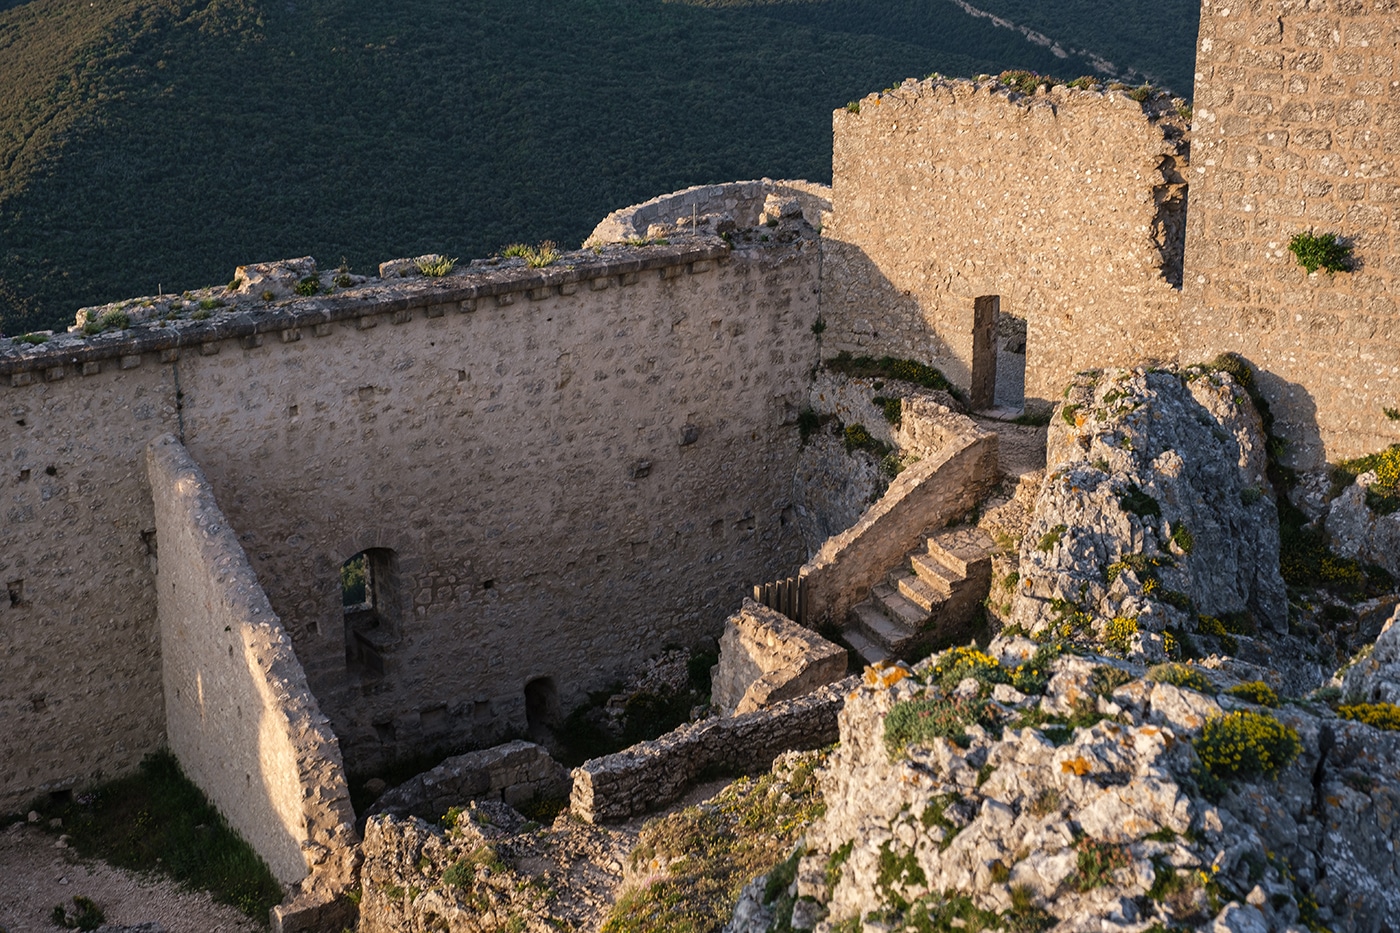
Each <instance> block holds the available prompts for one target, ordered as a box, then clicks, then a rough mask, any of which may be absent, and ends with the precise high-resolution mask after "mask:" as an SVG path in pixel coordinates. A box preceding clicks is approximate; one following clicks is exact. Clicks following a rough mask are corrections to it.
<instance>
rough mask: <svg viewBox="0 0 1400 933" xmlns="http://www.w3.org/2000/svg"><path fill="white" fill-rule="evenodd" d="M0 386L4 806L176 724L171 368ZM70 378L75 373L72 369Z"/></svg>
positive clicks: (121, 766) (135, 752)
mask: <svg viewBox="0 0 1400 933" xmlns="http://www.w3.org/2000/svg"><path fill="white" fill-rule="evenodd" d="M53 368H54V367H52V366H49V367H45V368H44V369H41V370H40V372H39V378H38V380H37V381H36V382H35V383H33V384H31V385H27V386H26V387H24V388H23V389H12V388H10V387H9V386H10V378H12V377H6V378H5V379H4V381H3V382H0V413H3V416H4V417H3V418H0V457H3V472H0V489H2V490H3V501H4V504H3V506H0V812H5V813H8V812H12V811H14V810H17V809H19V808H21V807H23V806H25V805H27V804H28V803H29V801H30V799H31V798H32V797H34V796H35V795H37V794H42V793H47V792H51V791H56V790H65V789H71V788H74V787H76V786H78V785H81V784H84V783H89V782H93V781H98V780H101V779H104V778H110V777H113V776H115V775H117V774H121V773H124V772H127V771H130V770H131V769H133V768H134V767H135V765H136V763H137V762H139V761H140V760H141V757H142V756H143V755H145V754H146V753H147V752H149V751H151V750H153V749H154V748H155V747H157V746H158V745H159V744H160V742H161V740H162V737H163V736H164V734H165V715H164V709H163V707H162V703H161V673H160V634H159V631H158V629H157V626H156V591H155V583H154V580H155V578H154V567H153V563H154V561H155V555H156V540H155V517H154V514H153V512H152V508H151V493H150V484H149V482H148V480H147V478H146V468H145V462H144V458H143V455H142V454H143V451H144V449H145V446H146V442H147V441H149V440H150V439H151V438H152V437H155V436H157V435H159V434H162V433H164V432H166V431H170V430H174V428H175V424H176V392H177V389H176V386H175V383H174V381H173V374H172V372H171V371H170V369H169V368H167V367H157V366H153V365H148V366H144V367H140V368H131V369H121V368H120V366H119V364H118V361H117V360H115V359H114V360H113V361H112V363H111V364H110V365H109V366H108V367H106V368H105V369H103V370H101V371H100V372H99V373H96V374H93V375H91V376H88V377H87V378H83V379H77V378H68V379H56V380H53V381H49V380H45V379H44V378H43V373H44V372H46V371H48V370H51V369H53ZM68 372H69V373H70V374H71V372H72V370H71V368H69V369H68Z"/></svg>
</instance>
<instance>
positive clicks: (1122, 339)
mask: <svg viewBox="0 0 1400 933" xmlns="http://www.w3.org/2000/svg"><path fill="white" fill-rule="evenodd" d="M833 132H834V135H835V141H834V147H835V151H834V157H833V163H832V177H833V182H832V215H831V218H830V221H829V223H828V224H827V225H826V227H825V228H824V229H823V231H822V233H823V237H822V242H823V252H824V258H823V270H822V315H823V317H824V319H825V320H826V322H827V326H828V328H829V330H828V337H827V340H828V342H829V343H830V344H831V345H832V346H833V347H834V348H835V349H845V350H850V351H852V352H855V353H869V354H871V355H874V356H880V355H884V354H890V355H893V356H897V357H907V358H913V359H919V360H923V361H926V362H930V363H932V364H933V365H935V366H938V367H939V368H940V369H942V370H943V372H944V373H945V374H946V375H947V376H948V378H949V379H950V380H951V381H952V382H953V383H955V384H956V385H958V386H959V387H960V388H962V389H964V390H965V391H969V392H970V394H971V395H972V396H973V401H974V404H976V405H977V407H990V401H991V399H990V395H988V396H986V397H985V398H980V399H979V398H978V397H977V396H978V395H979V393H978V392H977V391H975V390H974V386H973V383H974V381H975V380H974V372H973V371H974V369H979V370H980V371H981V372H980V373H979V376H980V377H982V378H983V381H984V387H989V384H988V383H987V382H986V380H987V379H988V378H989V377H990V375H991V373H990V372H988V369H987V368H988V366H990V367H991V369H992V370H993V371H994V369H995V360H994V357H989V356H987V355H985V354H986V353H987V351H988V349H989V347H990V343H989V342H987V341H985V340H983V341H982V344H983V345H982V347H981V348H980V349H976V350H975V348H974V341H975V340H977V339H978V336H981V337H985V331H986V330H987V328H989V327H991V326H993V322H994V316H995V305H994V304H992V303H990V302H987V301H984V302H982V303H981V304H980V305H979V304H978V299H979V298H984V299H985V298H990V297H991V296H998V297H999V299H1000V301H999V304H1000V309H999V311H1000V314H1001V315H1004V316H1010V317H1014V318H1019V319H1021V320H1022V321H1024V322H1025V325H1026V334H1027V336H1026V357H1025V366H1026V374H1025V394H1026V396H1027V397H1028V398H1030V399H1033V400H1039V401H1040V403H1041V404H1042V405H1044V404H1047V403H1048V402H1049V401H1050V400H1053V398H1054V397H1055V396H1056V394H1057V393H1058V392H1059V391H1060V389H1062V388H1063V387H1064V386H1065V384H1066V383H1067V382H1068V381H1069V378H1070V376H1071V375H1072V374H1073V373H1074V372H1075V371H1076V370H1078V369H1082V368H1085V367H1088V366H1102V365H1112V364H1118V363H1129V362H1138V361H1140V360H1142V359H1144V358H1148V359H1150V358H1158V359H1174V358H1175V357H1176V353H1177V313H1178V311H1177V309H1178V298H1179V292H1178V291H1177V289H1176V286H1177V285H1179V283H1180V275H1181V243H1182V238H1183V236H1184V226H1183V223H1184V216H1183V210H1184V200H1185V188H1184V182H1185V178H1184V172H1185V163H1186V156H1187V147H1186V144H1185V138H1184V136H1185V122H1184V121H1183V119H1182V118H1181V116H1180V115H1179V114H1178V113H1177V106H1176V104H1175V103H1173V102H1172V101H1171V100H1169V99H1167V98H1166V97H1165V96H1159V97H1155V98H1149V99H1148V100H1146V101H1144V102H1139V101H1137V100H1135V99H1133V98H1130V97H1129V96H1128V95H1127V94H1126V93H1125V92H1123V91H1118V90H1109V91H1101V90H1073V89H1070V88H1067V87H1064V86H1059V87H1055V88H1053V89H1051V90H1049V91H1048V92H1046V91H1045V90H1044V89H1042V90H1041V91H1039V92H1038V93H1035V94H1032V95H1023V94H1020V93H1019V92H1016V91H1014V90H1011V89H1009V88H1007V87H1005V86H1003V85H1001V84H999V83H998V82H996V81H982V82H980V83H974V82H969V81H951V80H945V79H941V78H932V79H929V80H927V81H921V82H920V81H912V80H910V81H906V82H904V84H902V85H900V86H899V87H896V88H893V89H890V90H887V91H885V92H883V93H880V94H871V95H869V96H867V97H866V98H864V99H863V100H861V101H860V102H859V104H858V107H852V108H849V109H845V110H838V111H836V113H835V114H834V116H833ZM979 332H981V333H979ZM979 354H983V355H981V356H979ZM974 357H978V362H977V363H976V364H974Z"/></svg>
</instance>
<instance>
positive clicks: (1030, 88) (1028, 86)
mask: <svg viewBox="0 0 1400 933" xmlns="http://www.w3.org/2000/svg"><path fill="white" fill-rule="evenodd" d="M997 80H998V81H999V82H1001V83H1002V84H1003V85H1005V86H1006V87H1009V88H1011V89H1012V90H1014V91H1019V92H1020V93H1022V94H1028V95H1029V94H1034V93H1035V92H1036V91H1037V90H1038V89H1039V88H1041V87H1054V86H1055V85H1056V84H1059V83H1061V82H1060V81H1059V79H1058V78H1052V77H1049V76H1048V75H1042V74H1037V73H1035V72H1034V71H1023V70H1019V69H1013V70H1009V71H1003V72H1002V73H1001V74H999V75H997Z"/></svg>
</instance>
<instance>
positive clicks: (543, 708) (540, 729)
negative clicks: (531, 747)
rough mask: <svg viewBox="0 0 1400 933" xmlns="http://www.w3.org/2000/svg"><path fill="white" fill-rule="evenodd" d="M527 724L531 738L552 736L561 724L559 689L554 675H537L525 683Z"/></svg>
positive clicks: (541, 739) (540, 738) (542, 738)
mask: <svg viewBox="0 0 1400 933" xmlns="http://www.w3.org/2000/svg"><path fill="white" fill-rule="evenodd" d="M525 725H526V731H527V732H528V733H529V735H530V738H532V739H534V740H535V741H536V742H541V741H543V740H546V739H548V738H550V736H551V734H552V732H553V729H554V727H555V726H557V725H559V689H558V688H557V687H555V686H554V678H553V677H536V678H535V679H534V680H532V681H530V682H529V683H527V684H526V685H525Z"/></svg>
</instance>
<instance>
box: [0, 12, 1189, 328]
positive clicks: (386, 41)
mask: <svg viewBox="0 0 1400 933" xmlns="http://www.w3.org/2000/svg"><path fill="white" fill-rule="evenodd" d="M1076 3H1077V4H1078V6H1076V9H1075V10H1066V9H1065V7H1066V6H1072V5H1074V4H1060V5H1056V7H1055V8H1054V9H1055V11H1056V13H1055V16H1056V19H1057V21H1058V20H1060V19H1062V20H1063V23H1064V27H1065V28H1064V29H1063V30H1060V31H1059V32H1052V31H1051V29H1052V26H1053V25H1054V24H1051V25H1047V24H1046V23H1044V22H1042V21H1040V20H1036V21H1035V22H1034V23H1033V24H1032V28H1035V29H1037V30H1040V31H1043V32H1046V34H1047V35H1051V36H1052V37H1053V38H1055V39H1056V41H1059V42H1060V43H1061V44H1062V45H1063V46H1064V47H1066V48H1069V47H1073V48H1091V49H1092V50H1093V51H1095V52H1096V54H1099V55H1103V56H1105V57H1107V58H1109V59H1111V60H1113V61H1114V62H1115V64H1117V65H1119V66H1120V67H1137V68H1140V69H1141V70H1144V71H1148V72H1151V68H1152V67H1156V66H1155V65H1152V63H1153V62H1154V61H1156V60H1157V59H1155V58H1153V56H1158V57H1160V56H1163V55H1167V56H1171V55H1175V56H1176V57H1177V58H1180V59H1182V61H1180V62H1177V63H1176V65H1174V66H1172V67H1175V68H1176V69H1177V70H1178V71H1180V72H1181V73H1183V74H1189V70H1190V67H1191V65H1190V59H1191V47H1192V43H1193V42H1194V36H1195V29H1196V13H1195V7H1194V4H1192V5H1191V6H1190V8H1189V9H1187V8H1186V7H1180V8H1178V7H1179V4H1178V2H1177V0H1171V2H1169V3H1165V4H1160V5H1157V6H1154V7H1153V12H1152V13H1151V14H1150V15H1149V14H1144V17H1143V23H1144V24H1145V25H1141V26H1139V25H1136V24H1135V25H1133V27H1132V28H1131V29H1127V30H1126V31H1124V32H1123V33H1122V34H1121V35H1120V34H1117V33H1114V31H1113V29H1112V28H1111V26H1112V23H1111V22H1106V21H1105V19H1104V17H1102V15H1097V16H1096V15H1095V14H1096V13H1098V14H1102V13H1103V11H1104V8H1106V4H1102V3H1101V2H1100V0H1076ZM1017 7H1024V8H1025V9H1024V10H1022V9H1016V8H1017ZM1038 7H1039V5H1038V4H1036V3H1034V2H1031V0H983V2H982V4H981V6H980V7H979V8H984V9H989V10H991V11H992V12H995V13H997V14H998V15H1000V16H1007V17H1009V18H1013V19H1014V17H1015V16H1016V15H1025V16H1027V18H1028V19H1032V18H1033V14H1035V13H1036V10H1037V8H1038ZM1079 7H1083V10H1082V11H1080V10H1079V9H1078V8H1079ZM1095 7H1097V9H1092V8H1095ZM1048 9H1050V8H1048V7H1047V10H1048ZM1076 16H1078V19H1076V18H1075V17H1076ZM1043 18H1044V14H1041V19H1043ZM1071 27H1073V29H1078V30H1079V32H1078V33H1075V34H1069V33H1070V31H1071ZM1089 27H1093V30H1092V31H1093V32H1094V34H1090V30H1089ZM1153 33H1157V34H1161V35H1165V34H1167V33H1174V34H1175V33H1179V34H1180V45H1179V49H1178V51H1177V52H1172V51H1171V50H1172V48H1173V47H1172V46H1171V44H1170V43H1163V42H1147V43H1146V45H1145V46H1144V48H1143V49H1142V56H1141V59H1140V61H1141V64H1138V63H1137V61H1135V60H1132V59H1129V58H1128V57H1127V55H1125V54H1122V53H1121V52H1120V50H1122V51H1123V52H1126V51H1131V46H1132V43H1133V42H1136V41H1138V38H1137V37H1140V36H1142V35H1150V34H1153ZM1125 36H1126V38H1125ZM1094 42H1099V43H1101V44H1102V46H1103V48H1102V50H1099V49H1095V48H1093V45H1092V44H1093V43H1094ZM1149 66H1151V67H1149ZM1011 67H1018V68H1030V69H1034V70H1038V71H1042V72H1049V73H1054V74H1060V75H1064V76H1066V77H1074V76H1077V75H1079V74H1082V73H1087V72H1090V71H1091V69H1092V65H1091V64H1090V62H1089V60H1088V59H1087V58H1083V57H1078V56H1070V57H1068V58H1060V57H1057V56H1056V55H1055V54H1053V52H1052V51H1051V50H1050V49H1048V48H1045V47H1043V46H1040V45H1036V44H1034V43H1032V42H1028V41H1027V40H1026V39H1025V38H1024V37H1023V36H1022V35H1021V34H1020V33H1018V32H1016V31H1015V30H1012V29H1007V28H1002V27H999V26H997V25H996V24H994V23H993V22H992V21H991V20H989V19H986V18H979V17H975V16H972V15H969V14H967V13H965V12H964V11H963V10H962V9H961V8H959V7H958V6H957V5H955V4H954V3H952V2H950V0H925V2H919V0H886V2H877V0H787V2H758V3H744V2H739V3H729V2H720V3H706V2H665V0H512V2H511V3H508V4H507V3H494V2H486V0H405V2H402V3H398V4H393V5H384V4H375V3H370V2H368V0H277V2H259V0H202V2H198V0H155V2H151V0H144V2H143V0H104V2H100V3H91V2H89V0H29V2H23V3H18V4H16V3H7V2H5V0H0V331H3V332H5V333H17V332H21V331H24V330H31V329H37V328H41V327H51V326H63V325H64V324H66V323H67V322H69V321H71V318H72V314H73V311H74V310H75V309H76V308H77V307H79V306H80V305H83V304H91V303H95V302H99V301H107V300H112V299H115V298H119V297H125V296H131V295H137V294H145V293H154V292H155V291H156V290H157V289H163V290H165V291H172V290H175V291H178V290H182V289H185V288H189V287H193V286H197V285H204V284H208V283H210V282H218V281H223V280H226V279H228V278H229V277H230V275H231V274H232V271H233V267H234V266H235V265H237V264H239V263H243V262H252V261H259V260H265V259H273V258H281V257H288V256H296V255H305V254H308V253H310V254H312V255H315V256H316V257H317V258H318V260H320V261H321V262H322V263H331V264H337V263H339V262H341V260H342V258H344V260H345V261H346V262H348V263H349V264H350V265H351V266H352V267H353V268H355V269H357V270H359V271H366V270H369V269H372V267H373V266H374V264H375V263H377V262H378V261H380V260H382V259H387V258H392V257H395V256H402V255H410V254H416V253H421V252H425V251H443V252H447V253H450V254H452V255H461V256H476V255H485V254H489V253H491V252H492V251H494V250H496V249H499V248H500V247H501V246H502V245H504V244H506V243H509V242H513V241H517V240H529V241H534V240H540V239H544V238H552V239H556V240H558V241H560V242H561V243H566V244H574V243H577V242H578V241H580V240H581V239H582V238H583V237H584V236H585V235H586V234H587V233H588V231H589V230H590V229H591V228H592V226H593V225H594V224H595V223H596V222H597V221H598V220H599V219H600V218H601V217H602V216H603V215H604V214H605V213H607V212H608V211H609V210H612V209H614V208H616V207H619V206H622V205H625V204H628V203H632V202H635V201H638V200H643V199H645V198H648V197H651V196H653V195H656V194H659V193H663V192H666V191H670V190H674V189H676V188H680V187H684V186H686V185H691V184H700V183H707V182H715V181H724V180H731V179H737V178H749V177H757V176H762V175H768V176H771V177H807V178H811V179H814V180H827V179H829V176H830V159H831V139H830V119H831V118H830V113H831V110H832V109H833V108H835V107H839V106H840V105H842V104H844V103H845V102H846V101H848V100H850V99H853V98H857V97H860V96H863V95H864V94H865V93H868V92H869V91H871V90H878V89H880V88H881V87H886V86H889V85H891V84H894V83H897V82H898V81H900V80H901V79H903V78H905V77H909V76H916V77H923V76H924V75H926V74H929V73H930V72H933V71H940V72H943V73H945V74H974V73H979V72H991V73H995V72H998V71H1001V70H1003V69H1005V68H1011ZM1161 70H1162V71H1163V73H1164V74H1174V73H1175V72H1171V71H1169V70H1168V69H1167V68H1166V66H1163V67H1162V69H1161ZM1164 80H1166V79H1164ZM1171 80H1177V79H1175V78H1173V79H1171Z"/></svg>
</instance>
